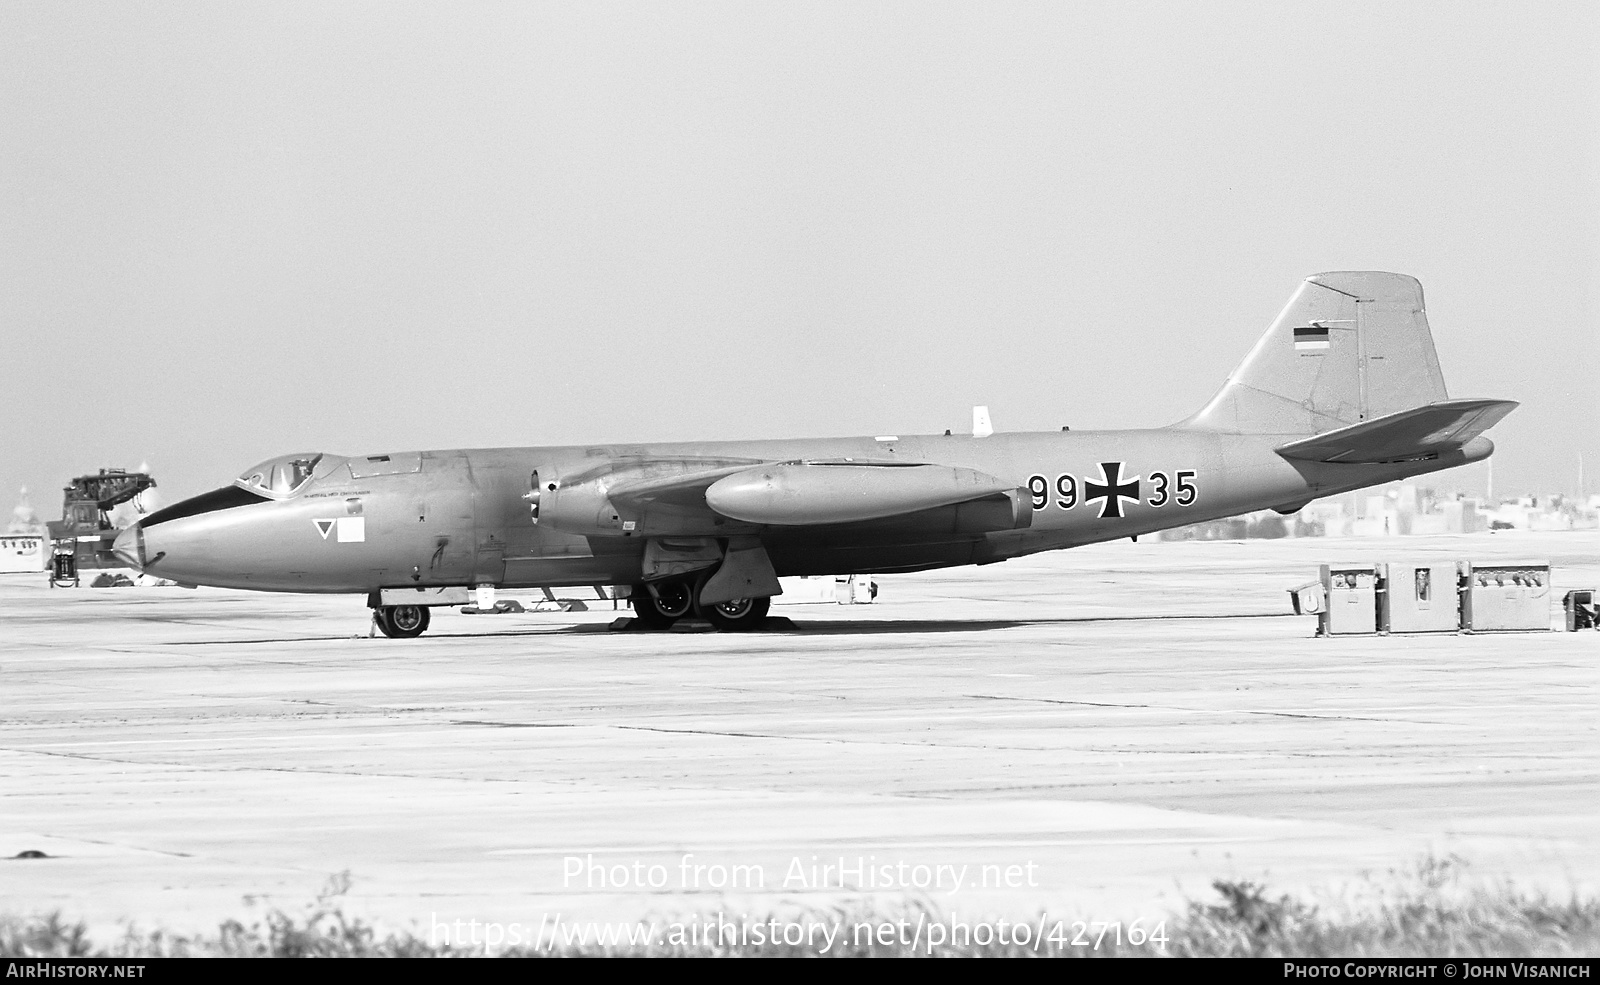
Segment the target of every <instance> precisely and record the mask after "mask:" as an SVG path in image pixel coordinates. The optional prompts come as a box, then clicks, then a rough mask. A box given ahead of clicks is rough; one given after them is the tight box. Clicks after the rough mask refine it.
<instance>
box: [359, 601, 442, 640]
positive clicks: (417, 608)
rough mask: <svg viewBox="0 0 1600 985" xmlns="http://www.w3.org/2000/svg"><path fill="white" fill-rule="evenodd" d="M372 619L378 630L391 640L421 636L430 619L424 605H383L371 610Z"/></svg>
mask: <svg viewBox="0 0 1600 985" xmlns="http://www.w3.org/2000/svg"><path fill="white" fill-rule="evenodd" d="M372 619H373V621H374V622H376V623H377V624H378V632H380V633H382V634H383V635H385V636H387V637H389V638H390V639H391V640H408V639H411V638H412V637H416V636H421V635H422V634H423V633H424V632H425V631H426V630H427V628H428V623H429V622H430V621H431V619H430V618H429V615H428V607H427V606H425V605H385V606H379V607H378V608H376V609H373V610H372Z"/></svg>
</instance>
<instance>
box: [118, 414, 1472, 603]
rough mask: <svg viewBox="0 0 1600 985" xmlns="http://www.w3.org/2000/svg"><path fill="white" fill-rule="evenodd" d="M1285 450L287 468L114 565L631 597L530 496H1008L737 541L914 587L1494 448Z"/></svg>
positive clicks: (965, 445) (530, 453)
mask: <svg viewBox="0 0 1600 985" xmlns="http://www.w3.org/2000/svg"><path fill="white" fill-rule="evenodd" d="M1294 437H1295V436H1294V435H1267V434H1230V433H1222V432H1217V431H1210V430H1199V429H1191V428H1186V427H1181V426H1180V427H1172V428H1161V429H1152V430H1136V431H1063V432H1038V433H1011V434H994V435H990V436H987V437H974V436H970V435H949V434H946V435H924V436H907V437H898V436H879V437H860V438H828V439H811V440H778V441H747V442H705V443H680V444H648V445H606V446H566V447H535V448H486V449H471V450H451V451H424V452H410V453H390V454H387V455H373V456H356V457H351V458H339V457H336V456H331V455H323V456H316V457H313V456H307V457H305V458H302V459H296V460H295V462H296V463H297V465H296V467H304V468H305V470H306V474H305V475H303V476H296V477H295V478H294V479H293V480H291V484H292V487H291V484H285V485H283V486H281V487H279V488H277V489H271V488H268V484H269V483H270V479H268V478H263V473H261V472H260V471H257V472H256V473H254V474H247V476H248V478H249V479H251V480H256V481H254V482H253V483H252V482H247V481H246V479H245V478H241V480H240V482H239V483H236V484H235V486H233V487H228V488H227V489H223V490H218V491H216V492H215V493H208V494H206V495H205V496H201V497H196V498H195V499H192V500H188V501H185V502H184V503H180V504H177V505H176V506H174V507H169V508H168V509H167V510H163V511H161V512H160V513H157V514H153V515H152V516H150V517H147V518H145V520H143V521H141V523H140V524H138V525H136V526H135V527H132V528H129V530H128V531H126V532H125V533H124V534H123V536H122V537H120V538H119V539H118V542H117V547H118V551H119V553H121V554H122V555H123V556H124V557H126V558H128V559H129V560H130V561H131V562H133V563H135V564H137V565H138V566H140V567H142V568H144V569H145V570H147V571H148V572H149V573H150V574H152V575H158V576H161V577H165V578H170V579H173V580H176V581H179V582H184V583H191V584H203V585H214V586H221V587H229V588H246V589H257V590H264V591H286V592H362V593H372V592H376V591H379V590H382V589H388V588H406V587H438V586H475V585H495V586H498V587H507V588H515V587H556V586H571V585H602V584H604V585H637V584H640V583H641V582H645V581H648V580H650V577H649V571H648V570H647V569H646V564H645V553H646V544H647V542H648V541H649V540H650V539H651V537H652V536H653V535H652V531H651V530H649V529H623V527H624V526H627V523H626V521H625V519H619V518H618V517H616V516H613V517H611V519H612V520H616V521H617V523H616V524H615V525H614V526H611V527H607V526H605V525H604V524H602V525H601V528H597V529H596V530H594V531H576V530H575V529H574V528H573V527H571V526H570V525H569V526H567V527H565V528H563V527H561V526H559V525H554V524H553V523H552V522H550V521H549V520H547V521H546V522H540V521H539V520H538V519H537V517H536V515H535V514H536V512H537V509H536V506H537V490H538V488H539V485H540V484H542V483H544V482H546V481H547V480H548V479H549V478H550V477H552V476H564V475H577V474H580V473H583V472H584V470H585V469H589V470H591V471H592V470H593V469H594V467H595V466H596V465H600V464H605V463H628V462H636V461H637V462H655V461H673V462H692V461H708V462H738V461H744V462H750V463H760V462H813V461H831V462H856V463H891V462H894V463H933V464H937V465H940V466H947V467H953V468H961V469H970V470H974V471H976V472H980V473H984V474H986V475H989V476H993V477H997V478H998V479H1000V480H1002V481H1003V482H1004V483H1005V484H1008V485H1009V486H1011V487H1013V488H1014V489H1015V491H1016V492H1015V496H1014V497H1013V498H1014V500H1015V501H1016V502H1017V503H1019V504H1022V505H1020V506H1019V507H1018V508H1019V509H1022V510H1024V515H1023V516H1021V517H1020V519H1018V520H1017V521H1015V522H1011V523H1004V524H997V523H996V522H995V521H994V520H993V519H992V516H991V515H990V514H992V512H993V511H992V510H991V511H990V513H982V512H981V511H975V509H974V508H973V507H972V506H971V504H957V505H950V506H941V507H938V508H935V509H929V510H921V511H918V512H915V513H911V514H906V515H902V516H894V517H888V518H879V519H874V520H871V521H866V522H849V523H822V524H816V523H808V524H792V525H788V524H767V525H761V526H758V527H754V528H752V527H750V526H749V525H745V526H742V527H740V528H739V534H740V535H741V536H744V537H745V538H746V539H748V538H750V537H755V538H758V539H759V542H760V544H761V546H762V547H764V548H765V550H766V552H767V555H768V556H769V557H770V559H771V564H772V567H773V569H774V570H775V572H776V574H778V575H780V576H784V575H805V574H852V573H867V572H894V571H915V570H921V569H927V568H937V567H946V566H952V565H964V564H983V563H989V562H994V561H1002V560H1005V559H1006V558H1011V557H1018V556H1022V555H1026V554H1032V553H1036V552H1039V551H1046V550H1054V549H1059V548H1066V547H1075V546H1078V545H1082V544H1089V543H1094V542H1098V541H1107V540H1115V539H1119V538H1123V537H1135V536H1138V535H1141V534H1147V533H1151V532H1154V531H1157V530H1162V529H1165V528H1168V527H1176V526H1183V525H1186V524H1191V523H1196V522H1200V521H1204V520H1210V519H1216V518H1220V517H1226V516H1233V515H1237V514H1240V513H1245V512H1250V511H1254V510H1260V509H1269V508H1273V509H1280V510H1283V511H1285V512H1288V511H1292V510H1294V509H1298V508H1299V507H1300V506H1301V505H1303V504H1305V503H1306V502H1308V501H1310V500H1312V499H1314V498H1317V497H1320V496H1328V495H1333V494H1336V493H1340V492H1345V491H1348V490H1351V489H1357V488H1361V487H1364V486H1370V485H1375V484H1379V483H1383V482H1388V481H1391V480H1394V479H1399V478H1404V477H1407V476H1412V475H1418V474H1421V473H1425V472H1433V471H1437V470H1440V469H1445V468H1452V467H1454V466H1457V465H1462V464H1466V463H1468V462H1472V461H1477V460H1479V459H1482V458H1484V457H1486V456H1487V455H1488V454H1489V453H1490V452H1491V451H1492V448H1493V446H1492V445H1491V444H1490V443H1489V441H1488V440H1487V439H1485V438H1481V437H1480V438H1477V439H1474V440H1473V441H1472V442H1471V443H1469V444H1467V445H1466V446H1465V447H1463V448H1460V449H1459V450H1456V451H1450V452H1446V453H1442V454H1439V455H1436V456H1432V457H1427V458H1423V459H1418V460H1411V461H1403V462H1395V463H1386V464H1362V465H1340V464H1329V463H1308V462H1304V461H1290V460H1287V459H1285V458H1284V457H1283V456H1280V455H1279V454H1277V453H1276V452H1275V451H1274V449H1275V448H1277V447H1279V446H1281V445H1283V444H1284V443H1285V442H1287V441H1290V440H1293V438H1294ZM285 461H286V460H285ZM308 463H309V464H308ZM267 465H268V467H270V466H271V465H272V463H267ZM280 467H283V466H280ZM550 488H552V489H553V488H555V487H554V485H552V486H550ZM252 490H254V491H252ZM207 497H210V498H209V499H208V498H207ZM703 503H704V500H703V499H702V500H701V505H702V506H703ZM717 522H721V521H720V520H719V521H717ZM602 528H603V529H602ZM730 531H731V528H730ZM715 532H716V531H714V530H713V531H711V533H713V534H714V533H715ZM671 537H672V534H671V532H670V531H669V532H667V534H665V535H664V536H663V537H658V538H657V539H658V540H660V539H666V540H670V539H671ZM669 546H670V545H669Z"/></svg>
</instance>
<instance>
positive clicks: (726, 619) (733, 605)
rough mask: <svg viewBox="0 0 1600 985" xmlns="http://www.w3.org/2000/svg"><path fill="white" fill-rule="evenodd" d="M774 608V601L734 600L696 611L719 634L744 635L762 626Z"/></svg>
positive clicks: (768, 599)
mask: <svg viewBox="0 0 1600 985" xmlns="http://www.w3.org/2000/svg"><path fill="white" fill-rule="evenodd" d="M770 608H772V599H770V598H766V597H762V598H757V599H734V600H733V601H731V602H718V603H716V604H715V605H699V606H696V607H695V609H696V611H697V612H699V613H700V618H702V619H704V620H705V621H706V622H708V623H710V624H711V625H712V627H713V628H714V629H716V630H717V632H719V633H743V632H746V631H748V630H752V629H755V628H756V627H757V626H759V625H761V621H762V620H764V619H766V618H767V610H768V609H770Z"/></svg>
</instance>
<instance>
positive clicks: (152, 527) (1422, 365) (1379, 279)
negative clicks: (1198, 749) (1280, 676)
mask: <svg viewBox="0 0 1600 985" xmlns="http://www.w3.org/2000/svg"><path fill="white" fill-rule="evenodd" d="M1516 406H1517V405H1516V403H1515V402H1513V401H1509V400H1451V399H1449V398H1448V397H1447V395H1446V394H1445V387H1444V378H1443V376H1442V375H1441V373H1440V371H1439V362H1438V357H1437V355H1436V354H1435V352H1434V346H1433V337H1432V335H1431V334H1430V332H1429V329H1428V322H1427V317H1426V315H1425V314H1424V312H1423V304H1422V287H1421V285H1420V284H1418V283H1417V281H1416V280H1415V279H1413V278H1411V277H1406V276H1403V275H1400V274H1391V273H1377V272H1354V273H1352V272H1344V273H1325V274H1317V275H1315V276H1313V277H1310V278H1307V279H1306V281H1305V282H1304V283H1302V284H1301V285H1300V288H1299V290H1297V291H1296V292H1295V294H1294V296H1293V297H1292V298H1291V299H1290V300H1289V303H1288V305H1287V306H1286V307H1285V308H1284V309H1283V312H1282V314H1280V315H1279V316H1278V319H1277V321H1275V322H1274V323H1273V324H1272V327H1271V328H1269V329H1268V330H1267V333H1266V334H1265V335H1263V336H1262V337H1261V340H1260V341H1259V342H1257V343H1256V346H1255V348H1254V349H1252V350H1251V352H1250V354H1249V355H1248V356H1246V357H1245V360H1244V362H1243V363H1242V364H1240V366H1239V368H1238V369H1237V370H1235V371H1234V373H1233V375H1232V376H1230V377H1229V378H1228V381H1227V382H1226V383H1225V384H1223V386H1222V389H1221V390H1219V391H1218V392H1217V394H1216V396H1214V397H1212V398H1211V401H1210V402H1209V403H1207V404H1206V405H1205V406H1204V407H1203V408H1201V409H1200V410H1199V411H1198V412H1197V413H1195V414H1194V415H1193V416H1191V417H1189V418H1188V419H1187V420H1184V421H1181V422H1179V423H1177V424H1173V425H1171V426H1169V427H1164V428H1155V429H1150V430H1135V431H1060V432H1056V431H1051V432H1043V433H1019V434H993V435H987V434H983V433H978V434H972V435H965V434H950V433H948V432H946V433H945V434H943V435H918V436H909V435H908V436H905V437H899V436H894V435H880V436H877V437H861V438H819V439H815V440H777V441H724V442H707V443H697V444H657V445H598V446H587V447H584V446H575V447H552V448H489V449H476V450H466V451H423V452H415V451H413V452H397V453H391V454H387V455H359V456H355V457H351V458H344V457H340V456H337V455H324V454H299V455H285V456H283V457H282V458H276V459H273V460H272V461H269V462H264V463H262V464H261V465H258V466H256V467H255V468H252V469H250V470H248V471H246V472H245V473H244V474H243V475H242V476H240V477H239V478H238V479H236V480H235V481H234V482H233V484H232V485H229V486H225V487H223V488H221V489H218V490H215V491H214V492H209V493H205V494H203V495H200V496H196V497H194V498H193V499H189V500H186V501H184V502H181V503H177V504H175V505H173V506H169V507H167V508H166V509H163V510H160V511H159V512H156V513H153V514H151V515H150V516H147V517H145V518H143V519H142V520H140V521H139V522H138V523H136V524H134V525H133V526H131V527H129V528H128V529H126V530H125V531H123V532H122V534H121V535H120V536H118V538H117V541H116V551H117V553H118V554H119V555H120V556H121V557H122V558H123V559H125V560H126V561H128V562H129V563H130V564H132V565H134V566H136V567H138V568H141V569H143V570H144V571H146V572H149V573H151V574H153V575H158V576H161V577H165V578H170V579H173V580H175V581H178V582H182V583H188V584H199V585H215V586H220V587H225V588H251V589H260V590H263V591H275V592H349V593H362V594H364V595H366V597H367V602H368V605H369V606H371V607H372V608H373V609H374V610H375V615H376V617H377V623H378V626H379V628H380V629H382V630H383V632H384V633H385V634H387V635H388V636H391V637H410V636H417V635H419V634H421V633H422V632H423V631H424V630H426V629H427V627H428V621H429V620H428V613H429V607H430V606H435V605H457V604H461V603H464V602H466V601H468V592H469V590H470V589H471V588H473V587H476V586H495V587H500V588H536V587H560V586H591V585H616V586H629V587H630V591H629V597H630V600H631V604H632V606H633V608H634V610H635V611H636V612H637V615H638V619H639V620H640V621H641V622H642V623H643V624H644V625H646V626H648V627H653V628H661V629H664V628H666V627H668V626H670V625H672V623H673V622H674V621H676V620H678V619H680V618H682V617H684V616H687V615H690V614H691V613H693V614H695V615H698V616H700V617H701V618H703V619H705V620H707V621H709V622H710V623H711V624H712V625H714V626H715V627H716V628H717V629H720V630H745V629H751V628H755V627H757V626H759V625H760V624H761V623H762V621H763V619H764V617H765V616H766V613H767V608H768V605H769V604H770V602H771V599H772V597H773V596H774V595H777V594H779V593H780V592H781V591H782V589H781V588H780V587H779V585H778V578H779V577H780V576H784V575H829V574H833V575H837V574H856V573H881V572H897V571H920V570H924V569H928V568H940V567H948V566H951V565H962V564H990V563H993V562H996V561H1004V560H1006V559H1007V558H1014V557H1021V556H1023V555H1026V554H1033V553H1036V552H1038V551H1049V550H1057V549H1059V548H1064V547H1076V546H1078V545H1080V544H1092V543H1095V542H1097V541H1106V540H1114V539H1118V538H1122V537H1133V536H1137V535H1139V534H1148V533H1151V532H1153V531H1157V530H1161V529H1164V528H1167V527H1177V526H1182V525H1185V524H1190V523H1195V522H1198V521H1202V520H1211V519H1216V518H1219V517H1226V516H1234V515H1236V514H1240V513H1246V512H1250V511H1253V510H1261V509H1275V510H1278V511H1279V512H1281V513H1292V512H1294V511H1296V510H1298V509H1300V508H1301V507H1302V506H1304V505H1305V504H1306V503H1308V502H1310V501H1311V500H1313V499H1316V498H1319V497H1322V496H1331V495H1335V494H1337V493H1342V492H1348V491H1349V490H1352V489H1360V488H1362V487H1364V486H1372V485H1377V484H1380V483H1385V482H1390V481H1393V480H1395V479H1403V478H1406V477H1408V476H1414V475H1421V474H1423V473H1427V472H1437V471H1439V470H1441V469H1448V468H1454V467H1456V466H1458V465H1465V464H1467V463H1469V462H1477V461H1481V460H1482V459H1484V458H1487V457H1488V456H1489V454H1490V453H1491V452H1492V451H1493V450H1494V445H1493V444H1492V443H1491V442H1490V441H1489V439H1487V438H1485V437H1481V435H1482V433H1483V432H1484V431H1485V430H1487V429H1488V428H1489V427H1491V426H1492V425H1494V424H1495V423H1496V422H1497V421H1499V420H1500V419H1501V418H1502V417H1504V416H1505V415H1506V414H1508V413H1510V412H1511V411H1512V409H1514V408H1515V407H1516ZM980 431H981V429H980Z"/></svg>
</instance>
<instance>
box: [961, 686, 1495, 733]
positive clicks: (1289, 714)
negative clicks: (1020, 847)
mask: <svg viewBox="0 0 1600 985" xmlns="http://www.w3.org/2000/svg"><path fill="white" fill-rule="evenodd" d="M965 697H968V698H978V699H980V700H984V701H1025V702H1030V703H1035V704H1046V705H1083V706H1086V707H1089V708H1143V709H1147V710H1150V711H1174V712H1183V713H1185V714H1192V715H1268V716H1271V717H1274V718H1309V719H1313V720H1318V721H1328V722H1378V723H1381V724H1384V725H1391V724H1393V725H1455V726H1457V727H1462V726H1463V725H1464V723H1461V722H1430V721H1426V720H1424V719H1419V718H1364V717H1361V716H1359V715H1313V714H1309V713H1304V712H1294V711H1252V710H1250V709H1247V708H1184V707H1182V706H1180V705H1141V704H1122V703H1120V702H1115V701H1073V700H1071V699H1068V698H1018V697H1013V696H1011V695H1006V694H968V695H965Z"/></svg>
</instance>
